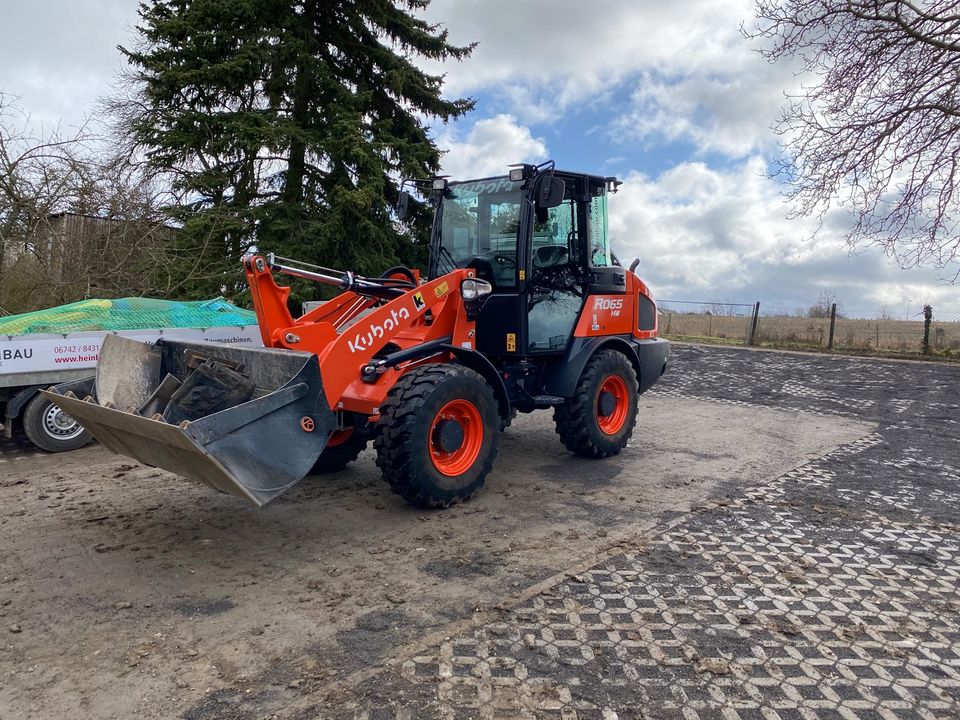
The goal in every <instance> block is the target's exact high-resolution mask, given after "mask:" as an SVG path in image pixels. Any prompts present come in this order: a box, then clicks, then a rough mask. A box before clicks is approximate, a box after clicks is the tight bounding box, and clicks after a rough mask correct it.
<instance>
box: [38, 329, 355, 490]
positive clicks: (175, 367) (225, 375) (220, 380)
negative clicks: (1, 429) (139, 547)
mask: <svg viewBox="0 0 960 720" xmlns="http://www.w3.org/2000/svg"><path fill="white" fill-rule="evenodd" d="M88 388H90V382H89V380H87V381H77V382H72V383H64V384H62V385H57V386H55V387H51V388H49V389H48V390H44V391H42V392H43V394H44V395H45V396H46V397H47V398H48V399H49V400H51V401H52V402H53V403H55V404H56V405H58V406H59V407H60V408H61V409H62V410H63V411H64V412H66V413H68V414H69V415H70V416H71V417H73V418H74V419H76V420H77V422H79V423H80V424H81V425H83V426H84V427H85V428H86V429H87V430H89V431H90V433H91V434H92V435H93V436H94V437H95V438H96V439H97V440H99V441H100V442H101V443H102V444H103V445H105V446H106V447H107V448H109V449H110V450H112V451H113V452H115V453H118V454H120V455H126V456H128V457H131V458H133V459H135V460H138V461H139V462H141V463H143V464H144V465H149V466H151V467H158V468H163V469H164V470H169V471H171V472H174V473H176V474H178V475H182V476H183V477H186V478H190V479H192V480H196V481H199V482H202V483H204V484H206V485H209V486H210V487H212V488H214V489H215V490H218V491H220V492H225V493H231V494H233V495H236V496H238V497H242V498H244V499H246V500H248V501H249V502H251V503H253V504H254V505H256V506H257V507H261V506H263V505H265V504H266V503H268V502H270V501H271V500H273V499H274V498H275V497H277V496H278V495H281V494H282V493H284V492H286V491H287V490H289V489H290V488H291V487H293V486H294V485H296V484H297V483H298V482H300V480H302V479H303V477H304V476H306V475H307V473H309V472H310V469H311V468H312V467H313V465H314V463H315V462H316V461H317V458H319V457H320V453H322V452H323V449H324V447H326V444H327V440H328V438H329V437H330V434H331V433H332V432H333V431H334V430H335V429H336V425H337V419H336V414H335V413H334V412H333V411H332V410H331V409H330V406H329V405H328V404H327V400H326V396H325V395H324V392H323V383H322V381H321V378H320V366H319V363H318V361H317V357H316V355H313V354H312V353H304V352H296V351H291V350H271V349H261V348H247V349H242V348H236V347H231V346H226V345H222V344H218V343H187V342H177V341H171V340H160V341H158V342H157V343H155V344H148V343H141V342H137V341H136V340H130V339H128V338H123V337H119V336H116V335H110V336H108V337H107V338H106V339H105V341H104V344H103V347H102V349H101V353H100V360H99V362H98V364H97V374H96V379H95V381H94V383H93V387H92V392H91V393H90V394H89V395H87V396H86V397H85V398H83V399H81V398H80V397H78V396H77V395H76V391H77V390H81V391H82V392H86V391H87V389H88Z"/></svg>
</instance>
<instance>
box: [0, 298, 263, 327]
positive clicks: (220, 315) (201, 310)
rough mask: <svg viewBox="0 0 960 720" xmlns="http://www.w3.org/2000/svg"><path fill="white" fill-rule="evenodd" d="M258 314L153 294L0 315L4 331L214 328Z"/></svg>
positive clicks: (253, 319) (218, 301) (252, 320)
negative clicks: (176, 300) (152, 297)
mask: <svg viewBox="0 0 960 720" xmlns="http://www.w3.org/2000/svg"><path fill="white" fill-rule="evenodd" d="M256 323H257V316H256V315H255V314H254V313H253V312H251V311H249V310H241V309H240V308H238V307H237V306H236V305H234V304H233V303H231V302H228V301H227V300H224V299H223V298H214V299H213V300H202V301H199V302H175V301H172V300H153V299H151V298H121V299H119V300H81V301H80V302H75V303H70V304H69V305H61V306H60V307H55V308H50V309H49V310H37V311H35V312H29V313H23V314H22V315H11V316H10V317H5V318H0V335H29V334H37V333H59V334H65V333H72V332H87V331H94V330H148V329H152V328H211V327H240V326H243V325H256Z"/></svg>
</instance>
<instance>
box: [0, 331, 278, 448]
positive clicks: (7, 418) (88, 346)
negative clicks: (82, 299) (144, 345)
mask: <svg viewBox="0 0 960 720" xmlns="http://www.w3.org/2000/svg"><path fill="white" fill-rule="evenodd" d="M107 335H121V336H123V337H127V338H131V339H133V340H139V341H141V342H150V343H153V342H156V341H157V340H159V339H160V338H167V339H170V340H187V341H191V342H197V341H201V342H218V343H227V344H231V345H234V344H235V345H242V346H245V347H261V346H262V345H263V342H262V340H261V339H260V330H259V328H258V327H257V326H256V325H244V326H228V327H211V328H203V329H199V328H198V329H194V328H164V329H162V330H161V329H156V330H118V331H91V332H76V333H69V334H66V335H59V334H56V335H55V334H32V335H0V420H2V422H3V433H4V435H6V437H16V438H17V439H18V440H20V441H23V442H27V443H30V444H32V445H35V446H36V447H38V448H41V449H43V450H47V451H48V452H63V451H65V450H74V449H76V448H78V447H82V446H83V445H86V444H87V443H88V442H90V439H91V438H90V434H89V433H88V432H87V431H86V430H84V428H83V427H82V426H81V425H80V424H79V423H77V422H76V421H75V420H74V419H73V418H71V417H70V416H69V415H67V414H66V413H64V412H63V411H62V410H60V408H58V407H57V406H56V405H53V404H52V403H51V402H50V401H49V400H47V399H46V398H44V397H43V395H41V394H39V392H38V391H39V390H40V389H42V388H46V387H49V386H50V385H56V384H59V383H63V382H68V381H70V380H79V379H81V378H86V377H92V376H93V375H94V373H95V368H96V365H97V360H98V359H99V357H100V346H101V345H102V344H103V338H105V337H106V336H107Z"/></svg>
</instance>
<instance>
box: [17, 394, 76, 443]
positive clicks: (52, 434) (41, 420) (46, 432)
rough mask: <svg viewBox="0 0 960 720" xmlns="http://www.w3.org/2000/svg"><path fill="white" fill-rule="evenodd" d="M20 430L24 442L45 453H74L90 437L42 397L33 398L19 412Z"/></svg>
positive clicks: (38, 395)
mask: <svg viewBox="0 0 960 720" xmlns="http://www.w3.org/2000/svg"><path fill="white" fill-rule="evenodd" d="M20 421H21V425H20V427H21V429H22V431H23V434H24V435H25V436H26V438H27V440H29V441H30V443H31V444H33V445H36V446H37V447H38V448H40V449H41V450H46V451H47V452H66V451H67V450H76V449H77V448H80V447H83V446H84V445H86V444H87V443H89V442H90V441H91V440H92V439H93V436H92V435H90V433H88V432H87V431H86V430H85V429H84V427H83V426H82V425H81V424H80V423H78V422H77V421H76V420H74V419H73V418H72V417H70V416H69V415H67V414H66V413H65V412H64V411H63V410H61V409H60V408H59V407H57V406H56V405H54V404H53V403H52V402H50V401H49V400H47V398H46V397H44V396H43V395H40V394H37V395H35V396H34V397H33V398H32V399H31V400H30V402H28V403H27V404H26V406H25V407H24V408H23V413H22V414H21V416H20Z"/></svg>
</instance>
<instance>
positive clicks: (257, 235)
mask: <svg viewBox="0 0 960 720" xmlns="http://www.w3.org/2000/svg"><path fill="white" fill-rule="evenodd" d="M428 4H429V0H396V1H394V0H363V1H362V2H361V1H359V0H358V1H356V2H353V1H351V0H154V1H152V2H147V3H142V4H141V6H140V18H141V22H140V24H139V25H138V28H137V29H138V32H139V34H140V42H139V44H138V46H137V47H135V48H133V49H130V50H128V49H125V48H120V49H121V51H122V52H123V54H124V55H125V56H126V58H127V60H128V62H129V63H130V66H131V74H130V87H131V88H132V90H133V93H132V97H129V98H128V99H127V100H125V101H121V102H119V103H116V104H115V108H119V109H120V110H121V111H122V112H121V116H122V118H123V122H124V123H125V125H126V126H127V128H128V129H129V132H130V136H131V138H132V142H133V145H134V146H135V147H136V148H139V149H140V150H141V151H144V152H145V155H146V158H147V162H148V163H149V164H150V165H151V166H152V167H154V168H155V169H157V170H159V171H161V172H164V173H169V174H170V176H171V177H172V179H173V184H174V187H175V188H176V189H177V190H178V191H179V196H180V198H181V200H180V202H179V203H178V204H177V206H176V207H175V208H173V209H172V211H173V213H174V214H175V215H176V217H177V218H178V220H179V221H180V223H181V224H182V227H183V230H182V232H181V233H180V234H179V235H178V239H177V241H176V242H177V248H176V250H177V255H178V257H180V258H181V263H182V264H183V277H184V284H183V285H182V287H180V288H179V289H178V290H177V292H178V293H179V294H180V295H181V296H192V297H197V296H210V295H211V294H216V293H217V292H219V291H220V290H221V288H225V290H226V292H227V294H233V293H235V292H237V290H238V289H239V288H240V287H242V283H241V282H240V279H241V274H240V272H239V258H240V256H241V255H242V253H244V252H245V251H247V250H248V249H250V248H251V247H255V248H257V249H259V250H261V251H263V252H267V251H270V252H275V253H277V254H278V255H287V256H292V257H296V258H298V259H303V260H306V261H308V262H313V263H316V264H319V265H323V266H327V267H339V268H343V269H350V270H355V271H359V272H361V273H370V274H373V273H378V272H379V271H381V270H383V269H385V268H386V267H387V266H388V265H391V264H395V263H396V262H398V261H401V260H406V259H409V258H410V257H411V254H412V253H413V249H412V248H411V247H410V242H409V234H408V232H406V231H404V230H402V229H400V228H398V227H397V225H396V223H395V222H394V221H393V220H392V217H391V212H390V208H391V207H392V205H393V204H394V203H395V201H396V198H397V193H398V178H401V177H428V176H430V175H431V174H434V173H435V172H436V171H437V170H438V169H439V159H440V153H439V151H438V149H437V147H436V145H435V144H434V143H433V141H432V140H431V139H430V136H429V134H428V131H429V127H428V125H427V124H426V122H427V121H428V120H430V119H440V120H442V121H444V122H447V121H449V120H451V119H454V118H457V117H459V116H461V115H463V114H464V113H466V112H468V111H469V110H470V109H471V108H472V107H473V100H471V99H456V100H448V99H445V98H443V97H442V95H441V89H442V82H443V79H442V77H440V76H433V75H430V74H427V73H426V72H424V71H423V70H421V69H420V68H418V67H417V65H416V64H415V62H414V60H415V59H417V58H427V59H431V60H447V59H453V60H460V59H462V58H464V57H466V56H467V55H468V54H469V53H470V51H471V50H472V48H473V46H472V45H471V46H466V47H457V46H454V45H452V44H450V42H449V41H448V37H447V33H446V31H444V30H442V29H440V28H439V27H437V26H434V25H430V24H429V23H427V22H426V21H425V20H423V19H421V18H420V17H418V12H420V11H422V10H424V9H425V8H426V7H427V5H428Z"/></svg>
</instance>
